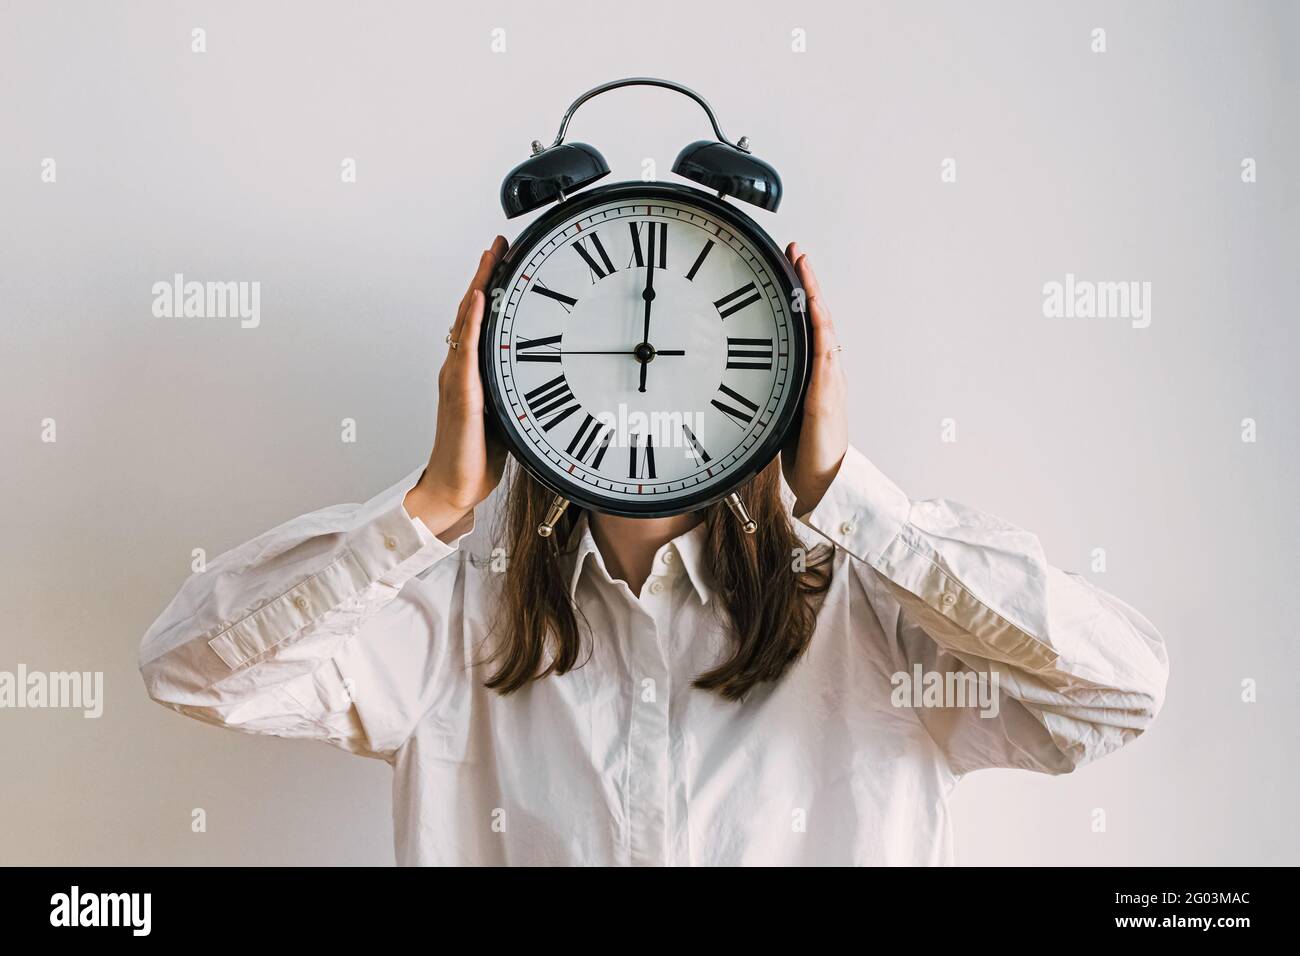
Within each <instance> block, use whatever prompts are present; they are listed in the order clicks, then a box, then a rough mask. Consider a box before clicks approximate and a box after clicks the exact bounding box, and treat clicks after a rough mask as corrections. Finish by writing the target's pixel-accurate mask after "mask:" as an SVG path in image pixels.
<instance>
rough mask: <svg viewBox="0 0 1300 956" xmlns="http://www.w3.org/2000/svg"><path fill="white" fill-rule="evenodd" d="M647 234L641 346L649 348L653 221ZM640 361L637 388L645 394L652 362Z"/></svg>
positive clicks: (652, 284) (653, 292)
mask: <svg viewBox="0 0 1300 956" xmlns="http://www.w3.org/2000/svg"><path fill="white" fill-rule="evenodd" d="M646 232H647V233H649V239H648V241H647V242H646V247H647V248H646V257H645V291H644V292H642V293H641V298H643V299H645V330H644V332H643V334H642V336H641V344H642V345H643V346H647V347H648V346H649V344H650V305H651V303H652V302H654V300H655V224H654V222H653V221H651V222H649V223H647V225H646ZM652 357H653V356H652ZM638 359H639V360H640V361H641V382H640V384H639V385H638V386H637V391H638V392H644V391H645V372H646V369H647V368H649V367H650V361H649V359H640V356H638Z"/></svg>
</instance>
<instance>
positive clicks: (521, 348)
mask: <svg viewBox="0 0 1300 956" xmlns="http://www.w3.org/2000/svg"><path fill="white" fill-rule="evenodd" d="M563 337H564V336H562V335H548V336H546V337H545V338H540V339H515V361H516V362H558V361H560V353H559V352H552V351H551V350H550V349H548V348H547V346H549V345H559V344H560V339H562V338H563ZM528 349H543V351H541V352H529V351H528ZM771 367H772V366H771V364H770V363H769V364H768V368H771ZM727 368H731V366H730V365H728V366H727Z"/></svg>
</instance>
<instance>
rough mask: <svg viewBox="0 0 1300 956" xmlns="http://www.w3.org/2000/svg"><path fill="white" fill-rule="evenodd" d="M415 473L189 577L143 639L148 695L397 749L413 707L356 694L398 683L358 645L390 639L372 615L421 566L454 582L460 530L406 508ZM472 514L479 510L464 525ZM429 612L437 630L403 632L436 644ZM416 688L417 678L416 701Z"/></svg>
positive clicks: (304, 733) (200, 715)
mask: <svg viewBox="0 0 1300 956" xmlns="http://www.w3.org/2000/svg"><path fill="white" fill-rule="evenodd" d="M420 474H421V472H420V471H419V470H417V471H415V472H413V473H412V474H411V475H409V476H407V478H405V479H403V480H402V481H401V482H398V483H397V484H396V485H394V486H393V487H391V488H389V489H388V490H386V491H384V492H383V493H381V494H379V495H377V496H375V497H374V498H372V499H371V500H370V501H368V502H366V503H365V504H361V505H355V504H353V505H338V506H335V507H331V508H326V509H323V510H321V511H315V512H312V513H310V514H305V515H302V516H301V517H298V518H294V519H293V520H292V521H289V522H286V523H285V524H283V525H280V526H279V527H277V528H274V529H272V530H270V531H268V532H266V533H265V534H262V535H260V536H258V537H257V538H254V539H253V540H252V541H249V542H247V543H246V544H243V545H241V546H239V547H237V548H235V549H234V550H232V551H228V552H226V553H225V554H223V555H221V556H220V557H218V558H216V559H215V560H213V561H212V562H211V563H210V564H209V565H208V567H207V569H206V570H204V571H201V572H198V573H196V574H194V575H192V576H191V577H190V578H189V579H188V580H187V581H186V582H185V584H184V585H183V586H182V588H181V590H180V593H179V594H177V595H176V597H175V598H174V599H173V600H172V602H171V604H170V605H169V606H168V607H167V609H166V610H165V611H163V613H162V615H161V616H160V617H159V618H158V620H157V621H155V622H154V624H153V626H152V627H150V628H149V630H148V632H147V633H146V634H145V636H144V639H143V641H142V643H141V646H140V669H141V672H142V674H143V676H144V682H145V687H146V689H147V690H148V692H149V696H150V697H151V698H153V699H154V700H156V701H158V702H159V703H161V704H163V705H165V706H167V707H170V708H172V709H173V710H176V711H178V712H180V713H182V714H185V715H186V716H189V717H193V718H196V719H198V720H202V721H205V722H208V723H213V724H218V725H221V726H224V727H229V728H232V729H234V730H240V731H244V732H247V733H258V734H272V735H275V736H283V737H309V738H317V739H322V740H326V741H328V742H330V743H332V744H335V745H336V746H340V747H342V748H344V749H346V750H349V751H353V752H357V753H362V754H366V755H369V756H386V755H388V754H389V753H391V752H392V751H393V750H395V749H396V747H397V746H399V745H400V743H401V742H402V739H403V736H404V734H403V731H404V730H405V731H409V729H410V728H409V727H404V726H403V725H404V724H406V723H408V722H409V723H411V724H413V722H414V720H415V719H418V715H416V716H411V715H410V713H409V711H410V709H411V708H410V706H404V702H403V701H401V700H385V699H381V698H383V697H384V696H385V695H384V694H382V693H381V694H375V693H372V694H371V695H370V697H368V698H366V697H363V696H362V695H361V694H359V693H358V683H359V682H360V683H361V684H363V685H365V686H366V687H369V688H371V689H372V690H387V691H389V692H392V691H393V689H394V686H395V685H394V683H393V682H385V681H382V680H381V679H380V678H378V677H377V676H376V675H378V674H380V673H381V672H382V670H383V666H382V665H383V662H382V661H379V660H376V656H377V655H379V651H378V650H376V649H374V648H372V649H371V652H367V649H366V648H361V649H358V648H356V647H355V646H354V645H355V644H356V643H357V642H359V641H360V642H366V641H369V642H371V643H373V644H374V645H375V647H376V648H382V647H383V646H384V645H385V644H388V643H391V641H390V638H389V636H388V635H386V634H385V633H383V632H382V630H379V631H377V630H376V629H375V628H374V627H370V626H369V625H370V624H371V623H372V622H374V621H375V620H376V618H378V617H380V616H381V615H382V614H383V613H384V611H385V609H386V608H388V607H389V606H390V605H391V604H392V603H393V602H394V601H395V599H396V598H397V597H398V595H399V594H400V593H401V592H402V590H403V588H404V586H405V585H406V584H407V582H408V581H410V580H411V578H413V577H415V576H416V575H417V574H424V573H425V572H429V577H430V580H432V581H433V584H432V586H434V587H437V586H443V587H445V588H448V589H450V588H452V587H454V586H455V580H456V577H457V575H456V574H455V573H454V572H455V565H456V564H458V563H459V562H457V561H455V559H454V558H453V557H452V555H453V554H455V553H456V552H457V545H458V544H459V540H460V538H459V537H458V538H456V539H455V542H454V543H453V544H446V543H444V542H443V541H441V540H439V538H437V537H435V536H434V535H433V534H432V533H430V531H429V530H428V528H426V527H425V526H424V523H423V522H421V521H420V520H419V519H418V518H412V517H411V516H410V515H408V514H407V512H406V510H405V508H404V506H403V500H404V498H405V496H406V492H407V491H409V490H410V489H411V488H412V487H414V485H415V483H416V482H417V481H418V480H419V477H420ZM472 523H473V519H472V516H471V517H470V518H468V519H467V520H466V522H464V523H463V524H465V525H471V526H472ZM462 531H463V533H461V534H460V537H463V536H464V534H465V533H468V530H467V529H463V528H460V527H458V528H457V529H454V531H453V533H460V532H462ZM443 569H447V570H448V573H445V574H440V575H439V574H435V573H434V572H438V571H441V570H443ZM434 578H437V580H433V579H434ZM426 583H429V582H426ZM422 620H425V621H427V622H428V624H427V629H428V631H429V633H426V634H412V635H409V636H408V639H407V640H406V641H405V644H406V645H407V646H408V647H413V646H414V645H415V644H420V645H421V646H422V647H424V648H425V650H423V651H422V653H424V654H428V650H427V645H428V644H429V643H430V642H437V641H438V640H439V639H440V637H443V635H439V634H437V633H434V631H436V630H437V627H438V623H439V622H438V621H437V620H435V619H432V618H430V616H428V615H425V616H423V617H422ZM443 623H445V618H444V619H443ZM379 656H381V655H379ZM354 672H355V673H354ZM358 675H360V681H359V680H358ZM408 683H409V682H408ZM396 686H397V687H398V689H400V687H401V686H402V684H401V682H398V683H397V685H396ZM418 692H419V689H418V688H411V695H412V699H415V698H416V697H417V696H418ZM403 713H405V715H406V716H405V718H404V719H402V720H398V719H395V717H394V715H395V714H403Z"/></svg>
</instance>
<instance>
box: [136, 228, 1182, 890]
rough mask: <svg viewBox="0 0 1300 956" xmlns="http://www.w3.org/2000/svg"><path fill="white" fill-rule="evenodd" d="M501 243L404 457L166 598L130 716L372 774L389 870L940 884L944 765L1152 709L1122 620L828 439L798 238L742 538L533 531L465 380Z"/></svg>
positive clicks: (1041, 747) (1151, 679) (642, 528)
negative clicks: (177, 722)
mask: <svg viewBox="0 0 1300 956" xmlns="http://www.w3.org/2000/svg"><path fill="white" fill-rule="evenodd" d="M504 252H505V240H504V239H501V238H500V237H498V238H497V240H496V241H495V242H494V243H493V245H492V248H491V249H490V250H488V251H487V252H485V253H484V254H483V257H482V259H481V260H480V262H479V266H478V271H477V273H476V275H475V276H474V279H473V281H472V282H471V284H470V288H469V290H468V291H467V292H466V294H465V297H464V299H463V300H462V301H461V304H460V309H459V311H458V312H457V315H456V321H455V325H454V326H453V327H452V330H451V334H450V336H449V340H450V341H451V342H453V343H455V344H456V346H457V347H455V348H451V349H449V351H448V354H447V357H446V360H445V362H444V363H443V367H442V372H441V374H440V375H439V402H438V424H437V437H436V440H435V443H434V448H433V453H432V454H431V455H430V457H429V463H428V465H427V467H426V468H424V469H423V470H422V471H421V472H416V473H414V474H412V475H411V476H410V477H409V478H407V479H406V480H404V481H402V482H399V483H398V484H397V485H395V486H394V487H393V488H391V489H389V490H388V491H386V492H384V493H382V494H380V495H378V496H376V497H375V498H373V499H371V500H370V501H369V502H367V503H366V504H364V505H360V506H357V505H341V506H337V507H333V508H326V509H324V510H322V511H317V512H313V513H312V514H308V515H304V516H303V517H300V518H297V519H295V520H293V521H290V522H288V523H287V524H284V525H281V526H280V527H279V528H276V529H274V530H272V531H269V532H267V533H266V534H264V535H262V536H261V537H258V538H255V539H254V540H252V541H250V542H249V543H247V544H245V545H243V546H242V547H239V548H236V549H235V550H234V551H231V552H229V553H228V554H225V555H223V556H222V557H220V558H219V559H217V560H216V561H215V562H213V564H212V565H211V566H210V567H209V569H208V570H207V571H206V572H205V573H202V574H198V575H195V576H193V577H192V578H190V580H189V581H188V582H186V584H185V586H184V587H183V588H182V590H181V592H180V594H179V595H178V596H177V598H176V599H175V600H174V601H173V602H172V604H171V606H170V607H169V608H168V609H167V610H166V611H165V612H164V613H163V615H162V617H161V618H159V620H158V621H157V622H156V623H155V624H154V626H153V627H152V628H151V629H150V631H149V633H148V634H147V635H146V636H145V638H144V643H143V647H142V648H141V666H142V670H143V672H144V678H145V683H146V685H147V687H148V690H149V693H150V696H152V697H153V698H154V699H155V700H157V701H159V702H160V703H163V704H166V705H167V706H169V707H172V708H174V709H176V710H178V711H180V712H181V713H184V714H187V715H189V716H192V717H196V718H198V719H200V720H206V721H209V722H211V723H217V724H221V725H224V726H227V727H231V728H234V729H236V730H242V731H245V732H249V733H264V734H275V735H279V736H285V737H315V738H318V739H322V740H326V741H328V742H330V743H332V744H335V745H336V746H339V747H342V748H344V749H346V750H349V751H352V752H354V753H359V754H364V755H367V756H373V757H380V758H382V759H384V760H387V761H388V762H389V763H390V764H391V765H392V767H393V771H394V775H395V779H394V797H393V802H394V825H395V832H396V846H397V859H398V862H399V863H403V864H421V863H438V864H748V863H753V864H822V863H854V864H872V863H890V864H894V863H942V862H948V861H950V860H951V855H952V847H951V839H950V835H949V826H948V814H947V808H946V798H947V794H948V791H949V789H950V788H951V786H952V784H953V783H954V782H955V781H956V780H957V779H958V778H959V777H961V776H962V775H963V774H966V773H968V772H970V771H971V770H976V769H979V768H982V767H1020V768H1024V769H1029V770H1038V771H1043V772H1047V773H1065V772H1069V771H1070V770H1073V769H1074V768H1075V767H1077V766H1080V765H1081V764H1083V763H1086V762H1087V761H1089V760H1093V759H1096V758H1097V757H1100V756H1103V755H1104V754H1107V753H1109V752H1111V751H1112V750H1115V749H1116V748H1118V747H1120V746H1121V745H1123V744H1124V743H1125V742H1127V741H1129V740H1131V739H1133V738H1134V737H1136V736H1138V735H1139V734H1140V733H1142V731H1143V730H1144V729H1145V728H1146V727H1147V725H1148V724H1149V723H1150V722H1151V720H1152V719H1153V718H1154V717H1155V714H1156V712H1157V711H1158V710H1159V708H1160V704H1161V702H1162V700H1163V696H1164V687H1165V679H1166V674H1167V661H1166V657H1165V651H1164V647H1163V644H1162V641H1161V639H1160V636H1159V635H1158V634H1157V633H1156V631H1155V629H1154V628H1153V627H1152V626H1151V625H1150V624H1149V623H1148V622H1147V621H1146V620H1145V619H1144V618H1143V617H1142V616H1141V615H1140V614H1138V613H1137V612H1136V611H1134V610H1132V609H1131V608H1129V607H1128V606H1127V605H1125V604H1123V603H1122V602H1120V601H1118V600H1116V599H1115V598H1112V597H1110V596H1109V595H1107V594H1105V593H1103V592H1101V591H1099V590H1097V589H1096V588H1094V587H1093V586H1092V585H1091V584H1089V583H1088V582H1087V581H1085V580H1083V579H1082V578H1080V577H1078V576H1076V575H1072V574H1067V573H1064V572H1062V571H1058V570H1056V569H1055V568H1052V567H1049V566H1048V565H1047V564H1046V562H1045V560H1044V559H1043V555H1042V551H1041V549H1040V547H1039V544H1038V541H1037V539H1035V538H1034V537H1033V536H1032V535H1030V534H1028V533H1026V532H1024V531H1021V530H1019V529H1017V528H1015V527H1012V526H1011V525H1009V524H1007V523H1005V522H1003V521H1001V520H999V519H997V518H994V517H992V516H990V515H986V514H982V513H980V512H977V511H973V510H970V509H967V508H964V507H962V506H960V505H956V504H953V503H949V502H946V501H928V502H919V501H918V502H912V501H909V500H908V498H907V497H906V496H905V495H904V494H903V493H902V492H901V491H900V490H899V489H898V488H897V487H896V486H895V485H893V484H892V483H891V482H890V481H889V480H888V479H887V478H885V477H884V476H883V475H882V474H881V473H880V472H879V471H877V470H876V469H875V468H874V467H873V466H872V465H871V464H870V463H869V462H868V461H867V460H866V459H865V458H864V457H863V456H862V455H861V454H860V453H859V452H857V451H856V450H855V449H852V448H850V447H849V446H848V438H847V436H848V429H847V424H846V416H845V387H844V378H843V373H842V370H841V368H840V362H839V357H838V353H839V348H838V346H836V344H835V332H834V328H833V327H832V324H831V318H830V314H829V312H828V311H827V309H826V305H825V303H824V301H823V300H822V297H821V294H820V291H819V287H818V284H817V280H816V277H815V276H814V274H813V270H812V266H811V264H810V263H809V261H808V258H807V257H806V256H804V255H803V254H801V253H800V252H799V250H798V248H797V246H795V245H791V246H790V248H789V249H788V250H787V253H786V254H787V256H788V257H789V259H790V261H791V262H792V263H793V265H794V267H795V269H796V270H797V271H798V273H799V277H800V279H801V281H802V282H803V285H804V287H805V288H806V290H807V291H808V294H809V300H808V303H809V313H810V316H811V318H812V323H813V336H814V342H813V345H814V356H815V358H814V363H813V375H812V381H811V385H810V387H809V391H808V396H807V401H806V406H805V411H804V418H803V423H802V428H801V430H800V434H799V437H798V441H797V447H794V448H790V449H787V450H786V452H785V453H783V455H782V457H781V460H780V465H781V468H780V470H778V468H777V465H776V463H775V462H774V463H773V465H772V466H770V467H768V468H767V469H766V470H764V471H763V472H762V473H761V474H759V475H758V476H757V477H756V478H754V479H753V480H752V481H751V482H750V483H749V485H748V486H747V487H746V488H745V489H744V490H743V491H742V492H741V494H742V497H743V499H744V500H745V503H746V505H747V507H748V509H749V512H750V513H751V514H752V515H753V516H754V517H755V518H756V519H757V521H758V528H759V530H758V532H757V533H756V534H754V535H752V536H750V535H745V534H743V533H742V532H741V531H740V530H739V528H738V526H737V524H736V522H735V521H734V519H733V518H732V517H731V515H730V514H729V513H728V512H727V511H726V510H725V508H724V506H722V505H714V506H712V507H711V508H708V509H705V510H704V511H703V512H702V513H697V514H687V515H679V516H676V517H672V518H657V519H641V520H637V519H628V518H618V517H611V516H608V515H602V514H584V513H581V512H580V511H579V509H576V508H571V509H570V510H569V512H568V513H567V514H566V515H565V518H564V519H563V521H562V523H561V524H560V525H559V526H558V528H557V530H556V535H555V536H554V538H552V539H550V540H547V539H542V538H540V537H538V536H537V534H536V533H535V528H536V527H537V524H538V521H539V520H540V518H541V516H542V514H543V513H544V511H545V506H546V503H547V501H548V500H549V495H548V494H547V493H546V492H544V491H543V490H542V489H540V488H539V487H538V486H537V485H536V484H534V482H533V481H532V480H531V479H530V478H529V477H528V476H527V475H526V474H525V473H523V472H516V473H514V474H513V475H512V477H511V479H510V480H509V481H507V482H506V484H505V486H504V487H503V488H502V489H501V490H500V491H499V492H498V491H496V489H497V486H498V484H499V483H500V481H501V478H502V475H503V471H504V465H505V459H506V455H505V453H504V451H503V450H502V448H501V447H499V445H497V444H496V443H495V442H494V440H493V439H492V438H491V436H490V434H489V433H488V432H487V431H486V430H485V427H484V425H485V420H484V405H483V388H482V384H481V382H480V380H479V375H478V367H477V364H476V361H475V356H476V354H477V344H478V336H479V328H480V325H481V323H482V320H483V309H484V291H485V288H486V284H487V282H488V278H489V276H490V275H491V274H492V270H493V267H494V266H495V265H496V263H497V261H498V260H499V258H500V257H501V256H502V255H503V254H504ZM782 472H783V473H784V477H785V479H786V482H787V483H788V486H789V490H790V492H791V493H792V495H793V501H791V500H790V497H789V496H788V495H784V493H783V489H782V485H781V476H782ZM490 496H491V497H492V498H493V500H492V501H489V497H490ZM489 513H496V514H497V515H498V516H499V517H500V518H502V519H503V521H502V523H503V527H502V528H501V529H500V532H499V533H498V534H496V535H493V534H492V533H490V532H491V530H492V529H491V527H490V526H491V525H492V522H490V521H481V520H480V521H477V522H476V518H484V517H486V516H488V515H489ZM963 687H968V688H978V693H975V694H974V696H973V697H972V698H971V699H967V700H964V701H960V700H958V701H955V700H953V699H950V698H951V695H952V693H953V692H954V690H958V691H959V690H960V689H961V688H963ZM923 688H924V693H922V689H923Z"/></svg>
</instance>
